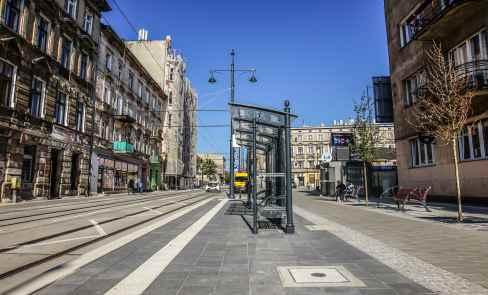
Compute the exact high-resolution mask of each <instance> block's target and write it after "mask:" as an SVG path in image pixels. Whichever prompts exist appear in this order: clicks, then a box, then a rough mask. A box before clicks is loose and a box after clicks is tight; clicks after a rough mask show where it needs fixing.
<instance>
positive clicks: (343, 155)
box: [291, 120, 395, 188]
mask: <svg viewBox="0 0 488 295" xmlns="http://www.w3.org/2000/svg"><path fill="white" fill-rule="evenodd" d="M377 126H378V128H379V138H380V141H379V142H378V143H377V149H378V150H381V151H382V152H380V153H378V155H379V156H378V159H377V160H376V161H375V163H374V164H375V165H376V166H394V165H395V160H394V150H395V141H394V129H393V124H377ZM291 134H292V165H293V166H292V173H293V179H294V183H295V185H296V186H298V187H308V188H317V187H320V186H321V167H320V164H321V162H322V161H323V160H324V157H325V158H327V157H329V158H330V159H329V162H331V163H332V165H329V166H330V167H331V169H329V172H330V173H329V174H330V176H328V177H327V179H328V180H327V181H329V182H331V183H332V182H335V181H337V180H342V181H344V182H345V181H346V178H347V175H345V174H344V169H345V167H346V164H347V163H352V162H354V159H352V158H351V153H350V147H349V145H350V143H351V141H352V140H354V138H353V122H352V121H351V120H349V121H343V120H340V121H335V122H334V124H333V125H332V126H325V125H321V126H303V127H295V128H292V132H291ZM322 181H323V180H322Z"/></svg>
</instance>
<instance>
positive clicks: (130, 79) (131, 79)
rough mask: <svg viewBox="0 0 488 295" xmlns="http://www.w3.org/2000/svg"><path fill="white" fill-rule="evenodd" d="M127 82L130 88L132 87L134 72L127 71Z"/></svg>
mask: <svg viewBox="0 0 488 295" xmlns="http://www.w3.org/2000/svg"><path fill="white" fill-rule="evenodd" d="M127 82H128V84H129V88H130V89H131V90H132V89H134V73H132V71H129V77H128V81H127Z"/></svg>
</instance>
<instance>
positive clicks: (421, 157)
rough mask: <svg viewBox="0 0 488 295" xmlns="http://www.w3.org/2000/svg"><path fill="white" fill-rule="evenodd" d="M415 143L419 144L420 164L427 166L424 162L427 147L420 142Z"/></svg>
mask: <svg viewBox="0 0 488 295" xmlns="http://www.w3.org/2000/svg"><path fill="white" fill-rule="evenodd" d="M417 142H418V143H419V148H420V164H421V165H425V164H427V161H426V146H427V145H426V144H425V143H422V142H420V140H417Z"/></svg>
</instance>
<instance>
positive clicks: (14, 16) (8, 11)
mask: <svg viewBox="0 0 488 295" xmlns="http://www.w3.org/2000/svg"><path fill="white" fill-rule="evenodd" d="M21 2H22V1H21V0H7V2H6V3H5V14H4V15H5V25H6V26H7V27H9V28H10V29H12V30H14V31H15V32H17V31H18V30H19V23H20V4H21Z"/></svg>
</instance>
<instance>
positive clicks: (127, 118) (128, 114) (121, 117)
mask: <svg viewBox="0 0 488 295" xmlns="http://www.w3.org/2000/svg"><path fill="white" fill-rule="evenodd" d="M114 119H115V120H118V121H120V122H123V123H135V122H136V116H135V114H134V112H133V111H132V110H125V111H122V112H117V113H115V114H114Z"/></svg>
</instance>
